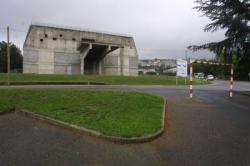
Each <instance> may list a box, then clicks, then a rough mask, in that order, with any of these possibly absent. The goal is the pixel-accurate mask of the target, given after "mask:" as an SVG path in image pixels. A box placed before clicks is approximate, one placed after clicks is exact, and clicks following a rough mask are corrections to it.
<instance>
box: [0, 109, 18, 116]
mask: <svg viewBox="0 0 250 166" xmlns="http://www.w3.org/2000/svg"><path fill="white" fill-rule="evenodd" d="M14 112H15V108H11V109H9V110H8V111H3V112H0V115H5V114H11V113H14Z"/></svg>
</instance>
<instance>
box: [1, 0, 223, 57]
mask: <svg viewBox="0 0 250 166" xmlns="http://www.w3.org/2000/svg"><path fill="white" fill-rule="evenodd" d="M194 5H195V4H194V3H193V0H185V1H173V0H126V1H125V0H123V1H117V0H84V1H83V0H71V1H68V0H60V1H57V0H36V1H34V0H22V1H19V0H8V1H3V2H1V6H0V20H1V24H0V28H3V27H6V26H7V25H10V27H11V28H13V29H18V30H21V31H19V32H18V31H15V30H14V31H13V32H12V36H11V37H12V40H13V41H14V42H15V43H17V44H18V45H19V47H22V44H23V42H24V38H25V35H26V34H25V32H26V31H27V30H28V26H29V25H30V24H31V22H42V23H52V24H58V25H67V26H75V27H81V28H90V29H95V30H101V31H102V30H103V31H108V32H116V33H125V34H131V35H133V36H134V38H135V41H136V45H137V48H138V52H139V56H140V58H155V57H158V58H175V57H178V58H184V57H185V50H186V46H188V45H191V44H202V43H206V42H209V41H218V40H221V39H223V37H224V36H223V32H219V33H214V34H211V33H205V32H203V31H202V28H203V27H204V25H206V24H207V23H208V22H209V20H208V19H207V18H204V17H200V15H201V13H198V12H197V11H195V10H193V9H192V7H194ZM10 11H11V12H10ZM5 38H6V37H5V34H4V30H2V29H0V40H5ZM189 54H190V56H197V57H198V56H201V55H202V56H201V57H209V58H210V57H212V56H213V54H211V53H209V52H208V51H203V52H198V53H191V52H189Z"/></svg>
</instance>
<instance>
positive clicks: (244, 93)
mask: <svg viewBox="0 0 250 166" xmlns="http://www.w3.org/2000/svg"><path fill="white" fill-rule="evenodd" d="M234 93H236V94H240V95H244V96H248V97H250V92H248V93H247V92H246V91H234Z"/></svg>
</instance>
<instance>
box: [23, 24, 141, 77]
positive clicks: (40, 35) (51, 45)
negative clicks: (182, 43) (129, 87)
mask: <svg viewBox="0 0 250 166" xmlns="http://www.w3.org/2000/svg"><path fill="white" fill-rule="evenodd" d="M84 44H89V45H91V49H90V50H88V51H87V52H86V55H84V56H82V52H83V49H82V45H84ZM107 50H108V51H107ZM23 51H24V52H23V72H24V73H39V74H81V73H82V74H101V75H132V76H137V75H138V65H137V60H138V54H137V50H136V46H135V42H134V39H133V37H131V36H126V35H119V34H108V33H103V32H91V31H86V30H80V29H74V28H67V27H61V26H54V25H43V24H34V25H31V26H30V28H29V31H28V34H27V37H26V40H25V43H24V47H23Z"/></svg>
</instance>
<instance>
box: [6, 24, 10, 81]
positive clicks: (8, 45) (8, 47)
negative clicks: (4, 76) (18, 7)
mask: <svg viewBox="0 0 250 166" xmlns="http://www.w3.org/2000/svg"><path fill="white" fill-rule="evenodd" d="M7 72H8V83H7V84H8V85H10V29H9V26H7Z"/></svg>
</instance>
